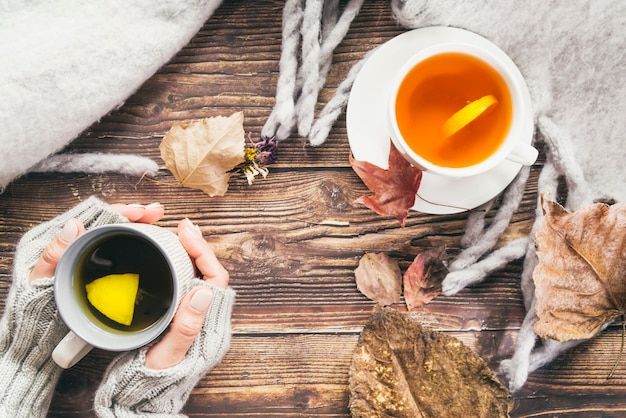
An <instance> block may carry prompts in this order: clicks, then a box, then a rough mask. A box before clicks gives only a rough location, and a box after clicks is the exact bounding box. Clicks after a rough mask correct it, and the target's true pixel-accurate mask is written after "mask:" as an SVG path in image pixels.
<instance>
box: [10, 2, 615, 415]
mask: <svg viewBox="0 0 626 418" xmlns="http://www.w3.org/2000/svg"><path fill="white" fill-rule="evenodd" d="M342 4H343V3H342ZM282 7H283V2H281V1H274V0H259V1H254V2H251V1H246V0H227V1H225V2H224V4H223V5H222V6H221V7H220V8H219V9H218V10H217V12H216V13H215V15H214V16H213V17H212V18H211V19H209V20H208V21H207V22H206V24H205V25H204V27H203V28H202V29H201V30H200V32H199V33H198V34H197V35H196V36H195V37H194V38H193V39H192V40H191V42H190V43H189V45H187V46H186V47H185V48H184V49H183V50H181V51H180V52H179V53H178V54H177V55H176V56H175V57H174V58H173V59H172V60H171V62H170V63H168V64H167V65H165V66H164V67H163V68H162V69H161V70H159V71H158V73H156V74H155V75H154V76H153V77H152V78H150V79H149V80H148V81H147V82H146V83H145V84H144V85H143V86H142V87H141V88H140V89H139V90H138V91H137V92H136V93H135V94H133V96H132V97H130V98H129V99H128V100H127V102H126V103H125V104H124V105H123V106H122V107H120V108H119V109H117V110H115V111H114V112H112V113H111V114H109V115H107V116H105V117H103V118H102V119H101V120H100V121H99V122H98V123H96V124H94V125H93V126H91V127H90V128H89V129H88V130H87V131H85V132H84V133H83V134H81V135H80V137H79V138H77V139H76V140H75V141H73V142H72V144H71V145H69V146H68V147H67V149H66V150H64V152H67V153H75V152H115V153H134V154H140V155H144V156H146V157H150V158H152V159H154V160H155V161H157V162H158V163H159V164H160V170H159V173H158V175H157V176H156V177H155V178H154V179H148V178H144V179H137V178H132V177H127V176H123V175H120V174H115V173H107V174H101V175H91V174H30V175H27V176H24V177H23V178H20V179H18V180H16V181H15V182H13V183H12V184H11V185H9V187H8V188H7V190H6V191H5V192H4V193H3V194H1V195H0V231H1V234H0V309H2V310H3V309H4V303H5V300H6V296H7V294H8V291H9V288H10V284H11V269H12V262H13V256H14V253H15V245H16V243H17V241H18V240H19V238H20V236H21V235H22V234H23V233H24V232H26V231H27V230H29V229H30V228H31V227H33V226H35V225H37V224H39V223H40V222H42V221H45V220H48V219H50V218H51V217H53V216H55V215H57V214H60V213H62V212H64V211H65V210H66V209H67V208H69V207H71V206H73V205H75V204H76V203H78V202H80V201H82V200H84V199H86V198H87V197H89V196H92V195H95V196H98V197H100V198H101V199H104V200H106V201H108V202H125V203H133V202H139V203H150V202H153V201H158V202H161V203H163V204H164V205H165V207H166V216H165V218H164V219H163V220H162V221H160V222H159V225H161V226H164V227H167V228H174V227H175V225H176V222H177V221H178V220H179V219H180V218H182V217H188V218H190V219H191V220H192V221H193V222H195V223H197V224H198V225H199V226H200V227H201V229H202V231H203V233H204V235H205V237H206V238H207V240H208V241H209V242H210V243H211V245H212V246H213V248H214V249H215V251H216V253H217V255H218V257H219V258H220V260H221V261H222V263H223V264H224V265H225V267H226V268H227V269H228V270H229V271H230V274H231V285H232V287H233V288H234V289H235V290H236V291H237V302H236V306H235V309H234V313H233V330H234V335H233V340H232V344H231V349H230V351H229V352H228V354H227V355H226V357H225V359H224V360H223V362H222V363H221V364H219V365H218V366H217V367H216V368H215V369H213V370H212V371H211V372H210V373H209V374H208V375H207V376H206V377H205V378H203V379H202V381H201V382H200V383H199V384H198V386H197V387H196V388H195V389H194V391H193V393H192V395H191V398H190V399H189V402H188V404H187V406H186V409H185V413H187V414H188V415H189V416H191V417H244V416H245V417H296V416H302V417H309V416H311V417H347V416H349V415H350V412H349V409H348V400H349V390H348V371H349V367H350V361H351V358H352V353H353V351H354V347H355V345H356V343H357V340H358V337H359V333H360V331H361V329H362V328H363V325H364V324H365V323H366V321H367V319H368V317H369V314H370V312H371V310H372V307H373V303H372V302H371V301H369V300H368V299H367V298H365V297H364V296H363V295H362V294H361V293H360V292H359V291H358V290H357V289H356V285H355V283H354V273H353V271H354V269H355V267H356V266H357V265H358V261H359V259H360V257H361V256H362V255H363V254H364V253H366V252H381V251H382V252H385V253H387V254H389V255H390V256H391V257H393V258H396V259H398V260H400V262H401V267H402V268H403V269H405V268H406V267H407V266H408V265H409V263H410V262H411V261H412V259H413V258H414V257H415V255H416V254H417V253H419V252H420V251H422V250H424V249H426V248H431V247H435V246H441V245H443V246H445V248H446V251H447V253H448V255H449V256H450V257H453V256H454V255H456V254H458V252H459V251H460V238H461V236H462V234H463V231H464V227H465V222H466V219H467V213H461V214H455V215H446V216H441V215H427V214H421V213H417V212H412V213H411V215H410V217H409V219H408V220H407V225H406V227H405V228H400V226H399V224H398V222H397V221H396V220H395V219H391V218H385V217H381V216H378V215H376V214H375V213H374V212H372V211H371V210H369V209H367V208H365V207H363V206H360V205H358V204H354V203H353V202H354V200H355V199H356V198H357V197H359V196H360V195H362V194H364V193H366V192H367V189H366V188H365V186H364V185H363V183H362V182H361V180H360V179H359V178H358V177H357V176H356V174H355V173H354V172H353V171H352V169H351V168H350V165H349V161H348V154H349V152H350V149H349V145H348V142H347V137H346V126H345V116H344V115H342V116H341V117H340V119H339V120H338V121H337V123H336V125H335V126H334V128H333V129H332V131H331V133H330V135H329V138H328V140H327V142H326V143H325V144H324V145H323V146H321V147H317V148H314V147H310V146H305V145H304V144H303V142H302V140H300V139H299V138H295V137H294V138H291V139H288V140H286V141H283V142H281V143H280V145H279V161H278V163H277V164H275V165H273V166H271V167H270V175H269V176H268V177H267V179H260V180H258V181H256V182H255V183H254V184H253V185H251V186H250V185H248V184H247V183H246V180H245V177H243V176H242V175H235V176H234V177H233V178H232V179H231V182H230V188H229V191H228V192H227V194H226V195H225V196H223V197H212V198H211V197H208V196H207V195H205V194H203V193H202V192H200V191H197V190H191V189H186V188H183V187H180V186H177V185H176V183H175V180H174V178H173V177H172V176H171V174H170V173H169V172H168V171H167V170H166V169H165V166H164V163H163V161H162V160H161V159H160V156H159V151H158V145H159V143H160V141H161V139H162V137H163V136H164V135H165V133H166V132H167V130H168V129H169V128H170V127H171V126H172V124H173V123H176V122H179V121H186V120H191V119H198V118H203V117H209V116H216V115H229V114H231V113H233V112H235V111H239V110H243V111H244V113H245V122H244V128H245V130H246V131H247V132H252V134H253V136H256V137H258V136H259V135H260V130H261V127H262V126H263V124H264V122H265V120H266V119H267V117H268V116H269V113H270V111H271V109H272V106H273V103H274V93H275V87H276V82H277V79H278V63H279V58H280V51H281V19H282ZM402 32H404V29H402V28H401V27H399V26H398V25H397V24H396V23H395V21H394V20H393V18H392V17H391V14H390V6H389V2H387V1H371V2H365V4H364V5H363V8H362V10H361V12H360V14H359V15H358V16H357V18H356V19H355V21H354V22H353V24H352V26H351V28H350V31H349V33H348V35H347V37H346V39H345V40H344V41H343V42H342V43H341V44H340V45H339V46H338V47H337V49H336V51H335V56H334V64H333V67H332V69H331V72H330V74H329V77H328V81H327V85H326V86H325V88H324V89H323V90H322V93H321V97H320V104H319V106H318V107H321V105H323V104H324V103H325V102H326V101H327V100H329V98H330V97H331V96H332V93H333V91H334V89H335V88H336V87H337V85H338V84H339V83H340V82H341V81H342V80H343V78H344V77H345V75H346V74H347V71H348V70H349V69H350V68H351V66H352V65H354V64H355V63H357V62H358V61H359V60H360V58H361V57H362V56H363V54H365V53H366V52H367V51H369V50H371V49H372V48H374V47H376V46H377V45H380V44H381V43H383V42H385V41H387V40H389V39H391V38H392V37H394V36H396V35H398V34H400V33H402ZM542 158H543V157H542V156H541V157H540V161H539V163H538V164H537V165H536V166H535V167H534V168H533V170H532V173H531V178H530V180H529V183H528V187H527V189H526V192H525V195H524V198H523V201H522V204H521V207H520V210H519V211H518V213H516V214H515V215H514V217H513V220H512V223H511V225H510V227H509V228H508V229H507V231H506V233H505V234H504V236H503V238H502V242H505V241H507V240H510V239H513V238H516V237H519V236H523V235H527V234H528V233H529V232H530V229H531V227H532V223H533V219H534V211H535V207H536V197H537V187H536V182H537V178H538V175H539V171H540V167H541V161H542ZM493 215H494V212H493V211H491V212H490V213H489V214H488V216H487V219H488V220H489V221H490V220H492V219H493ZM327 220H336V221H342V222H347V226H329V225H323V224H322V223H323V222H324V221H327ZM521 271H522V262H521V261H518V262H513V263H510V264H509V265H507V266H506V267H504V268H503V269H502V270H501V271H499V272H497V273H496V274H494V275H493V276H491V277H489V278H487V280H486V281H484V282H483V283H480V284H477V285H475V286H471V287H469V288H467V289H465V290H463V291H462V292H460V293H459V294H458V295H456V296H449V297H444V296H440V297H438V298H436V299H435V300H434V301H433V302H432V303H431V304H429V305H428V306H426V307H425V308H423V309H420V310H418V311H415V312H413V313H412V316H413V317H415V318H416V319H419V320H420V321H422V322H423V323H424V324H425V325H428V326H431V327H433V328H435V329H438V330H441V331H443V332H448V333H450V335H453V336H455V337H457V338H459V339H460V340H462V341H464V342H465V343H466V344H468V345H469V346H470V347H472V348H473V349H474V350H475V351H476V352H477V353H478V354H479V355H480V356H481V357H482V358H483V359H485V361H487V363H488V364H489V365H490V367H492V369H493V370H494V371H496V370H497V368H498V365H499V363H500V361H501V360H503V359H505V358H509V357H510V356H511V354H512V353H513V349H514V344H515V340H516V338H517V334H518V331H519V327H520V325H521V322H522V320H523V318H524V315H525V310H524V304H523V300H522V295H521V291H520V289H519V282H520V273H521ZM399 308H400V309H401V306H399ZM622 342H623V336H622V332H621V326H620V324H615V325H613V326H611V327H610V328H609V329H607V330H606V331H605V332H604V333H602V334H601V335H600V336H598V337H597V338H594V339H593V340H591V341H587V342H584V343H582V344H580V345H579V346H577V347H575V348H573V349H571V350H570V351H569V352H567V353H565V354H563V355H562V356H560V357H559V358H558V359H556V360H555V361H554V362H553V363H552V364H550V365H549V366H546V367H544V368H542V369H540V370H538V371H536V372H534V373H532V374H531V375H530V377H529V379H528V382H527V384H526V385H525V387H524V388H523V389H522V390H521V391H520V392H519V393H516V394H515V408H514V411H513V414H512V415H513V416H515V417H531V416H532V417H564V416H568V417H619V416H626V399H625V398H624V395H625V394H626V359H621V358H620V347H621V344H622ZM112 357H113V354H112V353H108V352H104V351H100V350H94V351H93V352H91V353H90V354H89V355H88V356H87V357H86V358H85V359H84V360H83V361H81V362H80V363H79V364H78V365H77V366H75V367H74V368H72V369H71V370H68V371H66V372H64V373H63V375H62V377H61V380H60V382H59V384H58V386H57V389H56V392H55V396H54V399H53V402H52V406H51V409H50V411H49V414H48V416H49V417H93V416H94V414H93V407H92V403H93V394H94V392H95V389H96V388H97V386H98V383H99V380H100V379H101V377H102V374H103V372H104V369H105V368H106V365H107V364H108V362H109V361H110V360H111V358H112ZM615 364H617V368H616V371H615V374H614V376H613V377H612V378H611V379H609V380H607V376H608V375H609V373H610V372H611V369H612V368H613V366H614V365H615Z"/></svg>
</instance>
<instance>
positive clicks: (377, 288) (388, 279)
mask: <svg viewBox="0 0 626 418" xmlns="http://www.w3.org/2000/svg"><path fill="white" fill-rule="evenodd" d="M354 277H355V278H356V285H357V288H358V289H359V291H360V292H361V293H363V294H364V295H365V296H367V297H368V298H370V299H371V300H373V301H375V302H378V303H381V304H383V305H391V304H392V303H398V302H400V294H401V293H402V272H401V271H400V266H399V265H398V263H397V262H396V261H395V260H392V259H391V258H390V257H389V256H388V255H387V254H385V253H367V254H365V255H364V256H363V257H361V261H359V266H358V267H357V268H356V269H355V270H354Z"/></svg>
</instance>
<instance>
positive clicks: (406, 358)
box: [349, 307, 513, 418]
mask: <svg viewBox="0 0 626 418" xmlns="http://www.w3.org/2000/svg"><path fill="white" fill-rule="evenodd" d="M349 383H350V404H349V406H350V411H351V412H352V416H353V417H368V418H369V417H394V418H404V417H406V418H419V417H433V418H435V417H436V418H446V417H453V418H457V417H476V418H481V417H484V418H498V417H508V416H509V412H510V411H511V409H512V407H513V399H512V397H511V395H510V394H509V392H508V391H507V390H506V388H505V387H504V386H503V385H502V384H501V383H500V382H499V381H498V380H496V379H495V377H494V376H493V373H492V371H491V370H490V369H489V367H487V365H486V364H485V362H484V361H483V360H482V359H481V358H480V357H478V356H477V355H476V354H475V353H474V352H473V351H472V350H471V349H469V348H468V347H467V346H465V345H464V344H463V343H462V342H461V341H459V340H457V339H456V338H453V337H450V336H448V335H445V334H444V333H441V332H436V331H432V330H429V329H425V328H423V327H422V326H421V325H420V324H419V323H418V322H416V321H414V320H411V319H410V316H409V315H408V314H402V313H400V312H397V311H395V310H394V309H392V308H382V307H376V308H375V309H374V311H373V312H372V315H371V316H370V320H369V322H368V323H367V325H366V326H365V327H364V328H363V331H362V333H361V336H360V338H359V342H358V343H357V347H356V350H355V352H354V355H353V357H352V364H351V365H350V380H349Z"/></svg>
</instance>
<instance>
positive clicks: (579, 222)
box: [533, 200, 626, 341]
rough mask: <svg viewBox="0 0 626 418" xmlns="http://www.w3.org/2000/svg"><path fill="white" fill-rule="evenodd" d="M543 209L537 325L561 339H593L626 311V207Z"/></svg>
mask: <svg viewBox="0 0 626 418" xmlns="http://www.w3.org/2000/svg"><path fill="white" fill-rule="evenodd" d="M542 207H543V211H544V214H545V216H544V219H543V222H542V224H541V226H540V227H539V228H538V230H537V233H536V235H535V245H536V247H537V256H538V259H539V263H538V264H537V267H535V270H534V271H533V280H534V282H535V313H536V314H537V317H538V320H537V322H535V324H534V325H533V329H534V331H535V332H536V333H537V335H539V336H540V337H542V338H550V339H554V340H557V341H568V340H573V339H588V338H591V337H593V336H594V335H595V334H596V333H598V332H599V331H600V330H601V329H602V328H603V327H604V326H605V325H606V324H607V323H609V322H610V321H612V320H613V319H615V318H617V317H618V316H620V315H622V314H623V313H624V312H625V311H626V205H625V204H622V203H618V204H615V205H613V206H608V205H605V204H602V203H597V204H594V205H590V206H587V207H585V208H581V209H579V210H578V211H576V212H574V213H570V212H568V211H567V210H565V208H563V207H562V206H561V205H559V204H558V203H556V202H552V201H549V200H543V202H542Z"/></svg>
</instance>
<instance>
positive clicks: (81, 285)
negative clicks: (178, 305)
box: [74, 235, 174, 332]
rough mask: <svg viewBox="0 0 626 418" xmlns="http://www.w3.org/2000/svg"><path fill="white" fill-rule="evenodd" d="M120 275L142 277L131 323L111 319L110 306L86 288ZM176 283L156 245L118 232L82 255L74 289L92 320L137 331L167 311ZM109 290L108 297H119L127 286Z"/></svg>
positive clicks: (124, 330)
mask: <svg viewBox="0 0 626 418" xmlns="http://www.w3.org/2000/svg"><path fill="white" fill-rule="evenodd" d="M116 275H119V276H128V275H138V276H139V284H138V289H137V288H135V290H136V296H134V293H133V299H134V313H133V314H132V322H130V323H129V324H128V325H124V324H122V323H120V322H118V321H115V320H112V319H110V317H107V316H106V315H104V314H103V312H106V306H105V307H104V308H102V309H101V310H99V309H96V307H94V305H92V303H90V301H89V300H88V295H87V290H86V289H87V288H88V285H89V284H90V283H93V282H94V281H96V280H98V279H100V280H102V278H107V277H111V276H116ZM118 286H120V285H118ZM173 286H174V284H173V279H172V275H171V273H170V267H169V266H168V263H167V261H166V260H165V258H164V257H163V255H162V254H161V253H160V252H159V251H158V250H157V249H156V248H155V247H154V245H153V244H151V243H150V242H148V241H146V240H144V239H142V238H140V237H138V236H131V235H115V236H112V237H108V238H105V239H104V240H102V241H100V242H98V243H96V244H95V245H93V248H90V249H89V250H88V251H85V253H84V254H83V255H82V258H81V260H80V261H79V263H78V266H77V271H76V280H75V284H74V291H75V293H76V295H77V299H78V300H79V301H80V305H81V306H82V309H83V311H84V312H85V313H86V314H87V315H88V316H89V317H91V318H92V320H93V319H94V318H95V319H97V321H96V323H98V324H99V325H100V326H102V327H104V328H109V329H115V330H117V331H121V332H137V331H140V330H142V329H145V328H148V327H150V326H151V325H152V324H154V323H155V322H157V321H158V320H159V318H161V317H162V316H163V315H164V314H166V312H167V311H168V309H169V307H170V305H171V303H172V294H173V291H174V290H173ZM105 291H107V290H106V289H105ZM108 292H109V293H110V294H109V295H104V296H105V297H107V296H108V297H113V298H115V297H116V292H120V293H121V292H123V289H119V288H111V289H108ZM122 296H123V295H122ZM105 300H106V299H105ZM115 303H117V302H116V301H115V300H114V301H112V302H111V304H112V305H114V304H115ZM131 304H132V301H131ZM111 308H113V307H111Z"/></svg>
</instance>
